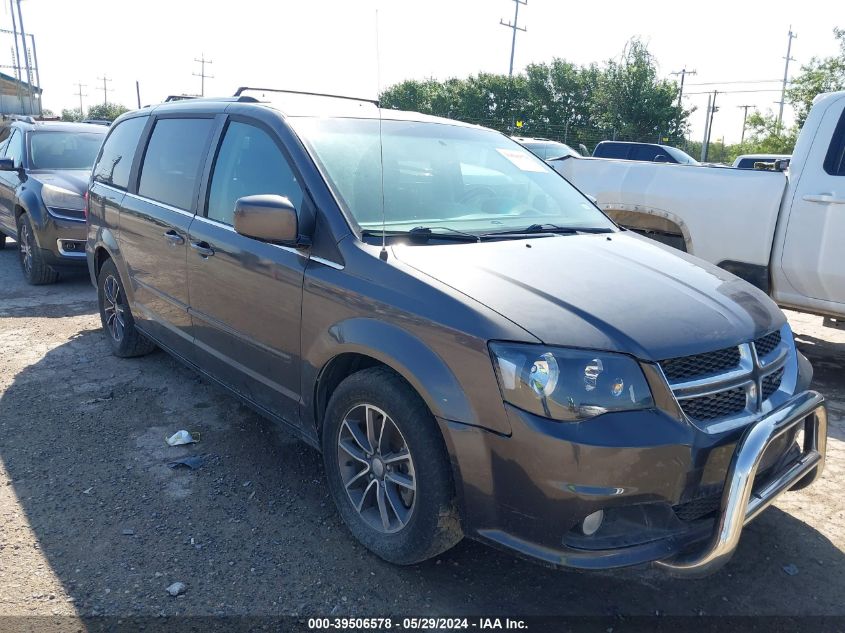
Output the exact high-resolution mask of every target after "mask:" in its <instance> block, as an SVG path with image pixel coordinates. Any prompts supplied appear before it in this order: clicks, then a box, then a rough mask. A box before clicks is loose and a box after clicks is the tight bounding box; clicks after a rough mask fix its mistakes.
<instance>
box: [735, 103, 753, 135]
mask: <svg viewBox="0 0 845 633" xmlns="http://www.w3.org/2000/svg"><path fill="white" fill-rule="evenodd" d="M756 107H757V106H756V105H754V104H751V105H741V106H737V108H742V110H743V112H742V137H741V138H740V139H739V144H740V145H742V144H743V143H744V142H745V122H746V121H747V120H748V108H756Z"/></svg>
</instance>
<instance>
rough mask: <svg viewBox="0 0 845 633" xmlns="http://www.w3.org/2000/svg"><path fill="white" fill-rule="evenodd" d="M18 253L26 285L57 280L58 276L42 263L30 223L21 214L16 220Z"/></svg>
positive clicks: (41, 256)
mask: <svg viewBox="0 0 845 633" xmlns="http://www.w3.org/2000/svg"><path fill="white" fill-rule="evenodd" d="M18 253H19V255H20V262H21V270H22V271H23V277H24V279H26V282H27V283H29V284H32V285H33V286H40V285H42V284H52V283H55V282H56V280H58V278H59V274H58V273H57V272H56V271H55V270H53V269H52V268H50V266H49V265H47V263H46V262H45V261H44V255H43V254H42V253H41V249H40V248H38V244H37V243H36V241H35V232H34V231H33V230H32V222H31V221H30V219H29V215H27V214H26V213H22V214H21V216H20V217H19V218H18Z"/></svg>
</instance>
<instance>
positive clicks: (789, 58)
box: [18, 0, 798, 134]
mask: <svg viewBox="0 0 845 633" xmlns="http://www.w3.org/2000/svg"><path fill="white" fill-rule="evenodd" d="M18 2H20V0H18ZM797 37H798V33H793V32H792V25H791V24H790V25H789V41H788V43H787V44H786V57H784V59H785V60H786V63H785V64H784V66H783V87H782V88H781V91H780V101H779V102H778V103H780V107H779V108H778V123H777V128H776V129H777V132H778V134H780V128H781V125H782V124H783V104H784V101H786V82H787V80H788V79H789V62H790V61H793V62H794V61H795V58H794V57H792V40H794V39H795V38H797Z"/></svg>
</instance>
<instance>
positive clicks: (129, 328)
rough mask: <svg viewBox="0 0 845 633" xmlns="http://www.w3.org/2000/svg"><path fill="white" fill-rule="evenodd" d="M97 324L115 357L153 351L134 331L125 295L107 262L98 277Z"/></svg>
mask: <svg viewBox="0 0 845 633" xmlns="http://www.w3.org/2000/svg"><path fill="white" fill-rule="evenodd" d="M97 298H98V300H99V304H100V321H101V322H102V324H103V330H104V331H105V333H106V338H107V339H108V341H109V345H111V349H112V352H113V353H114V355H115V356H120V357H121V358H130V357H132V356H143V355H144V354H149V353H150V352H151V351H153V350H154V349H155V343H153V342H152V341H150V340H149V339H148V338H146V337H145V336H144V335H143V334H141V332H139V331H138V329H137V328H136V327H135V319H134V318H133V317H132V312H131V311H130V310H129V304H128V302H127V301H126V291H125V290H124V288H123V282H122V281H121V280H120V275H119V274H118V272H117V267H116V266H115V265H114V262H113V261H112V260H111V259H109V260H108V261H106V263H105V264H103V267H102V268H101V269H100V274H99V275H98V277H97Z"/></svg>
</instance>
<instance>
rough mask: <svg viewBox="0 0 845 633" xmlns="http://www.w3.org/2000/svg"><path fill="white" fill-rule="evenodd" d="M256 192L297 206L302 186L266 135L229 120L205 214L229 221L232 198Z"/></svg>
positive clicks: (232, 213) (215, 167)
mask: <svg viewBox="0 0 845 633" xmlns="http://www.w3.org/2000/svg"><path fill="white" fill-rule="evenodd" d="M259 194H277V195H280V196H286V197H287V198H288V199H289V200H290V201H291V202H292V203H293V205H294V206H295V207H296V208H297V209H299V208H300V206H301V205H302V187H300V185H299V183H298V182H297V181H296V176H295V175H294V173H293V171H292V170H291V168H290V165H288V162H287V160H286V159H285V157H284V155H283V154H282V151H281V150H280V149H279V146H278V145H276V143H275V142H274V141H273V139H272V138H271V137H270V135H269V134H267V133H266V132H265V131H264V130H262V129H260V128H257V127H255V126H253V125H249V124H247V123H240V122H237V121H233V122H232V123H230V124H229V127H228V128H227V130H226V136H224V137H223V143H222V145H221V146H220V152H219V154H218V155H217V161H216V162H215V164H214V173H213V174H212V176H211V188H210V191H209V194H208V217H209V218H211V219H212V220H217V221H218V222H223V223H225V224H232V217H233V215H234V212H235V201H236V200H237V199H238V198H243V197H244V196H253V195H259Z"/></svg>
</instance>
